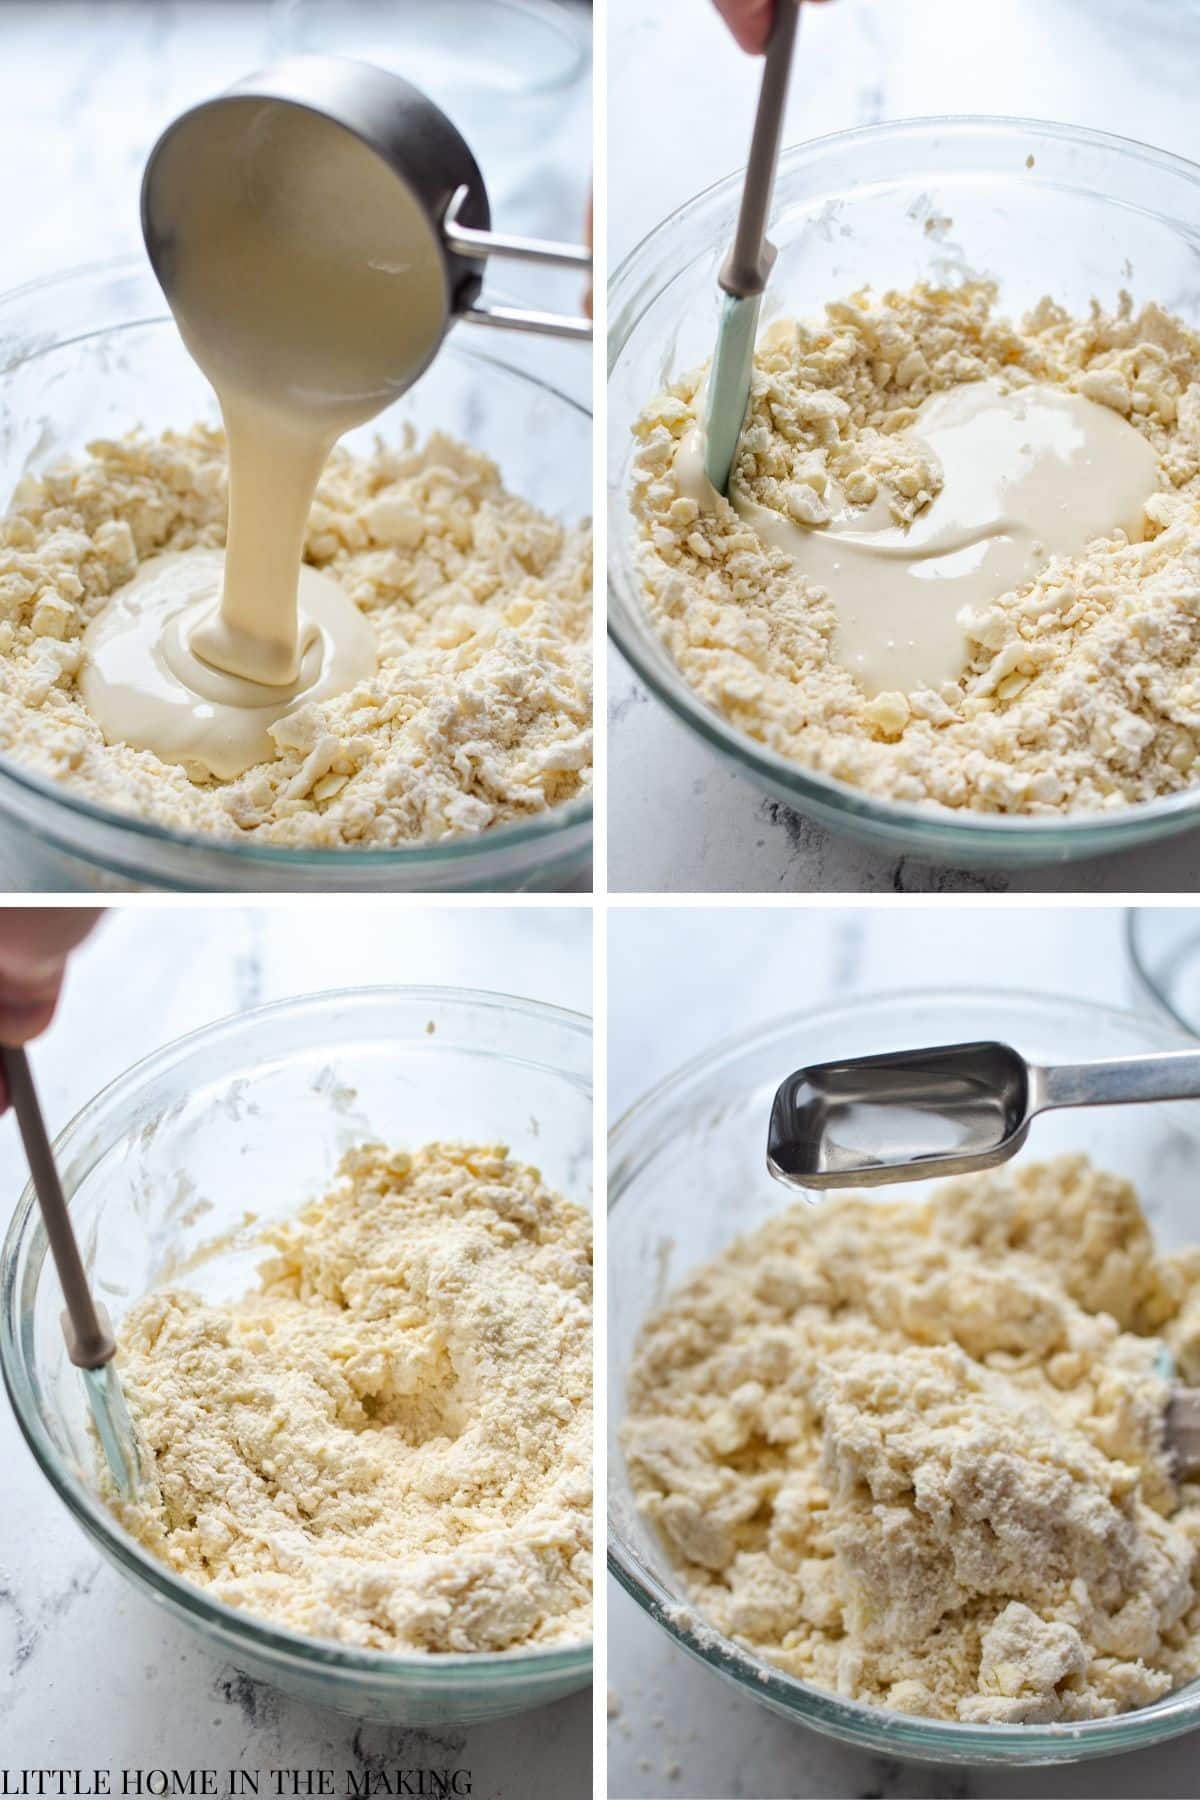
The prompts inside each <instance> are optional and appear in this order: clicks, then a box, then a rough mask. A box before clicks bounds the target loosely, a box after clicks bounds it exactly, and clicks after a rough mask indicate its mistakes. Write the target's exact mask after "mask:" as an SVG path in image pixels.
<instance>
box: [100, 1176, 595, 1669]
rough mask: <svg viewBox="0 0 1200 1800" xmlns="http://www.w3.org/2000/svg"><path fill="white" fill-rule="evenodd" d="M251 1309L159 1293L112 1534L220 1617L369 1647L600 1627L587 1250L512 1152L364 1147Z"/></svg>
mask: <svg viewBox="0 0 1200 1800" xmlns="http://www.w3.org/2000/svg"><path fill="white" fill-rule="evenodd" d="M264 1243H265V1244H266V1245H268V1246H269V1247H271V1248H272V1249H273V1251H274V1255H273V1257H272V1258H271V1260H270V1261H268V1262H266V1263H265V1264H264V1265H263V1267H262V1269H261V1271H260V1285H259V1288H258V1290H257V1291H256V1292H254V1293H250V1294H247V1295H246V1296H245V1297H244V1298H243V1299H240V1300H237V1301H235V1302H231V1303H228V1304H222V1305H214V1304H208V1303H206V1302H204V1301H202V1300H201V1299H200V1298H199V1297H198V1296H196V1295H195V1294H193V1293H188V1292H185V1291H183V1290H182V1289H179V1288H165V1289H162V1290H160V1291H157V1292H154V1293H151V1294H148V1295H147V1296H146V1297H145V1298H144V1299H142V1300H141V1301H139V1302H138V1303H137V1305H135V1306H134V1307H133V1308H132V1309H131V1310H130V1312H129V1313H128V1314H127V1315H126V1317H125V1319H124V1321H123V1324H122V1327H121V1331H120V1364H119V1367H120V1371H121V1379H122V1382H123V1383H124V1386H125V1390H126V1393H127V1396H128V1399H129V1404H130V1410H131V1413H132V1415H133V1418H134V1421H135V1425H136V1428H137V1431H138V1434H139V1438H140V1441H141V1443H142V1445H143V1447H144V1451H145V1452H146V1453H147V1454H148V1456H149V1458H150V1459H151V1460H152V1464H153V1467H152V1471H151V1479H150V1482H149V1485H148V1491H147V1494H146V1496H145V1498H144V1499H142V1500H140V1501H139V1502H138V1503H137V1504H136V1505H132V1506H125V1505H122V1504H121V1503H120V1502H119V1501H117V1500H116V1499H115V1496H113V1495H112V1494H111V1493H110V1499H112V1500H113V1503H114V1505H115V1506H116V1508H117V1510H118V1512H119V1513H120V1515H121V1517H122V1520H123V1522H124V1523H125V1525H126V1526H127V1527H128V1528H129V1529H130V1530H131V1531H132V1532H133V1534H134V1535H135V1536H136V1537H137V1538H139V1539H140V1540H141V1542H142V1543H143V1544H144V1545H145V1546H146V1547H147V1548H148V1549H149V1550H151V1551H153V1553H154V1554H155V1555H156V1556H159V1557H161V1558H162V1560H163V1561H164V1562H166V1563H169V1564H170V1566H171V1568H173V1569H174V1570H175V1571H176V1573H178V1574H179V1575H182V1576H184V1577H185V1578H186V1579H187V1580H189V1581H193V1582H195V1583H197V1584H198V1585H199V1586H202V1587H205V1588H207V1589H209V1590H210V1591H211V1592H212V1593H213V1594H214V1595H215V1596H216V1597H217V1598H218V1599H219V1600H223V1601H225V1602H226V1603H227V1604H229V1605H231V1606H236V1607H241V1608H244V1609H245V1610H246V1611H247V1612H253V1613H256V1614H258V1615H259V1616H260V1617H262V1618H265V1619H268V1620H270V1621H272V1622H273V1623H275V1624H280V1625H285V1626H289V1627H291V1628H292V1629H294V1630H296V1631H301V1632H305V1633H307V1634H309V1635H310V1636H313V1637H322V1638H336V1639H340V1640H341V1641H342V1642H344V1643H350V1644H356V1645H360V1646H364V1647H368V1648H375V1649H381V1650H391V1651H397V1652H408V1651H499V1650H509V1649H517V1648H520V1647H524V1646H540V1645H550V1644H566V1643H571V1642H576V1641H579V1640H582V1639H586V1638H587V1637H589V1636H590V1634H591V1569H590V1556H591V1511H592V1484H591V1439H592V1415H591V1368H592V1353H591V1232H590V1226H589V1221H588V1218H587V1215H586V1213H585V1211H584V1210H583V1209H582V1208H581V1207H579V1206H576V1205H575V1204H573V1203H571V1202H569V1201H566V1200H564V1199H562V1198H561V1197H560V1196H559V1195H557V1194H554V1193H552V1192H551V1191H550V1190H549V1189H548V1188H547V1187H546V1186H545V1184H544V1183H543V1181H542V1179H541V1177H540V1176H539V1174H538V1172H537V1170H536V1169H532V1168H529V1167H526V1166H523V1165H521V1164H519V1163H514V1162H511V1161H510V1160H509V1158H508V1156H507V1153H506V1152H505V1151H504V1149H503V1148H496V1147H487V1146H484V1147H467V1146H464V1145H459V1144H430V1145H427V1146H426V1147H425V1148H424V1149H423V1150H420V1151H418V1152H417V1153H416V1154H415V1155H413V1156H408V1155H405V1154H403V1153H402V1152H399V1151H390V1150H384V1149H383V1148H381V1147H380V1146H379V1145H370V1146H367V1147H365V1148H363V1149H360V1150H356V1151H353V1152H351V1153H350V1154H349V1155H348V1156H347V1157H346V1158H345V1160H344V1162H343V1164H342V1167H341V1169H340V1171H339V1177H338V1180H337V1183H336V1185H335V1187H334V1188H333V1190H332V1192H331V1193H330V1194H328V1195H327V1196H326V1197H325V1198H324V1199H322V1200H319V1201H317V1202H315V1203H314V1204H313V1205H310V1206H309V1207H308V1208H307V1209H306V1210H305V1211H304V1212H303V1213H301V1214H300V1216H299V1217H298V1218H297V1219H296V1220H295V1222H294V1223H290V1224H287V1225H283V1226H278V1227H275V1228H273V1229H271V1230H270V1231H268V1232H266V1233H265V1234H264Z"/></svg>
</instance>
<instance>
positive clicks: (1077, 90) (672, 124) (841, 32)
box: [608, 0, 1200, 893]
mask: <svg viewBox="0 0 1200 1800" xmlns="http://www.w3.org/2000/svg"><path fill="white" fill-rule="evenodd" d="M609 46H610V47H609V134H608V135H609V156H608V163H609V256H610V266H611V267H613V268H615V267H616V266H617V264H618V263H619V262H620V261H621V259H622V258H623V257H624V256H625V255H626V254H627V253H628V252H629V251H630V250H631V249H632V248H633V247H634V245H635V244H637V243H638V242H639V241H640V239H641V238H642V237H643V236H644V235H645V233H646V232H648V231H649V230H651V229H652V227H653V226H655V225H657V224H658V223H659V221H660V220H662V219H663V218H665V217H666V216H667V214H669V213H670V212H671V211H672V210H673V209H674V208H676V207H677V206H679V205H680V204H681V203H682V202H683V201H685V200H687V199H689V198H690V197H691V196H692V195H693V194H696V193H699V192H700V190H701V189H702V188H705V187H707V186H708V185H709V184H710V183H711V182H713V181H717V180H719V179H720V178H721V177H723V176H725V175H727V174H729V172H730V171H731V170H733V169H736V168H739V167H740V166H742V164H744V162H745V160H746V149H747V145H748V143H749V132H750V122H751V120H752V118H753V109H754V101H755V95H756V92H757V76H758V70H757V66H756V64H755V63H754V61H753V60H752V59H750V58H748V57H742V56H740V55H739V54H738V53H737V52H736V51H735V50H734V49H733V47H732V45H731V44H730V42H729V40H728V39H727V38H726V36H725V34H724V32H723V30H722V27H721V25H720V23H719V21H718V19H717V17H716V15H715V13H713V11H712V8H711V7H710V6H709V5H708V4H706V3H705V0H612V5H611V8H610V27H609ZM1198 64H1200V4H1197V0H1138V3H1137V4H1136V5H1130V4H1126V3H1124V0H834V3H833V4H830V5H822V6H807V7H805V8H804V12H803V17H802V20H801V27H800V39H799V46H798V51H797V60H796V68H795V75H794V78H793V84H792V92H791V96H790V100H789V106H788V116H787V122H786V127H785V131H784V142H785V143H795V142H799V141H800V140H802V139H804V138H808V137H817V136H820V135H821V134H823V133H825V132H830V131H838V130H842V129H844V128H845V127H848V126H851V125H863V124H869V123H874V122H876V121H879V120H882V119H897V118H905V117H913V116H917V115H922V114H931V113H970V112H980V113H1004V114H1023V115H1025V116H1026V117H1029V118H1035V119H1056V120H1061V121H1066V122H1068V123H1071V124H1078V125H1089V126H1095V127H1098V128H1100V129H1103V130H1107V131H1111V132H1115V133H1117V134H1119V135H1121V136H1125V137H1132V138H1140V139H1142V140H1144V141H1147V142H1150V143H1152V144H1156V145H1158V146H1160V147H1161V148H1163V149H1166V150H1173V151H1176V152H1178V153H1179V154H1181V155H1184V156H1190V157H1192V158H1196V157H1197V156H1200V127H1198V125H1197V113H1196V106H1195V76H1196V70H1197V66H1198ZM609 719H610V730H611V740H610V753H609V754H610V777H609V781H610V803H609V813H610V818H611V820H612V825H611V827H610V839H609V880H610V886H611V887H612V889H613V890H614V891H618V892H639V891H642V892H647V891H673V892H683V893H688V892H748V893H776V892H793V891H796V892H800V891H807V892H826V893H845V892H864V893H886V892H891V891H892V890H893V888H896V889H900V890H901V891H911V892H921V893H924V892H939V891H947V890H950V891H958V890H962V891H966V892H977V891H982V892H987V891H1005V890H1015V889H1021V890H1031V891H1047V890H1048V891H1060V890H1061V891H1066V892H1076V891H1086V892H1095V891H1097V890H1105V891H1110V892H1123V891H1128V890H1137V891H1139V892H1140V891H1146V892H1151V893H1155V892H1175V891H1188V890H1191V889H1194V888H1195V887H1196V885H1197V881H1198V878H1200V832H1194V833H1192V834H1191V835H1190V836H1188V837H1186V838H1183V839H1176V840H1174V841H1173V842H1172V843H1171V844H1169V845H1167V846H1165V847H1160V848H1154V849H1151V850H1148V851H1139V852H1132V853H1126V854H1123V855H1121V856H1120V857H1110V858H1105V859H1097V860H1096V861H1094V862H1091V863H1075V864H1073V865H1070V866H1068V867H1067V868H1065V869H1063V868H1057V869H1056V868H1051V869H1044V870H1034V871H1031V872H1029V873H1027V874H1019V873H1014V874H1003V873H993V874H988V875H985V876H980V875H971V874H964V873H962V872H961V871H960V872H955V871H952V870H944V869H934V868H931V867H929V866H927V865H921V864H915V863H913V862H911V861H910V860H908V859H901V858H897V857H894V856H890V855H889V854H887V853H886V852H884V853H880V852H875V851H870V850H864V849H862V848H860V847H858V846H857V845H854V844H852V843H851V842H850V841H849V840H848V839H845V838H841V837H835V836H833V835H832V834H830V833H829V832H827V831H825V830H824V829H823V828H822V827H820V826H817V825H814V824H811V823H810V822H809V821H807V820H800V819H798V818H797V816H796V815H795V814H791V813H788V812H786V811H785V810H784V809H782V808H779V807H777V806H775V805H774V804H773V803H770V802H768V801H766V800H765V799H764V798H763V797H762V795H761V794H759V792H758V790H757V789H756V788H754V787H753V786H751V785H750V784H749V783H747V782H745V781H743V780H742V779H741V777H740V776H738V775H735V774H732V773H729V772H727V771H726V770H725V769H724V767H723V766H721V765H719V764H718V763H717V762H716V761H715V760H714V758H713V757H712V755H711V753H710V752H709V751H708V750H706V749H704V748H703V747H702V746H701V745H699V744H698V743H696V742H695V741H694V740H693V739H692V738H691V737H690V735H688V734H687V733H685V731H684V729H683V727H682V726H680V725H678V724H677V723H676V722H675V721H674V719H673V718H672V717H671V715H669V714H668V713H667V712H666V710H665V709H664V708H663V707H662V706H660V705H659V704H658V703H657V702H656V701H652V700H650V698H649V696H648V695H647V694H646V691H645V689H644V688H643V687H642V686H641V684H640V683H638V682H636V681H635V680H634V678H633V676H632V674H631V672H630V671H629V670H628V668H627V667H626V665H625V664H624V663H623V662H622V660H621V659H620V657H619V656H618V655H617V653H616V651H615V650H614V651H611V652H610V661H609Z"/></svg>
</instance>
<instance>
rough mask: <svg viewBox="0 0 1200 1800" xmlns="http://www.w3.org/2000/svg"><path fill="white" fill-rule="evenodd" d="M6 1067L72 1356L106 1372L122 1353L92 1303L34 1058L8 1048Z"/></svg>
mask: <svg viewBox="0 0 1200 1800" xmlns="http://www.w3.org/2000/svg"><path fill="white" fill-rule="evenodd" d="M0 1066H2V1067H3V1069H4V1077H5V1080H6V1081H7V1083H8V1091H9V1095H10V1096H11V1099H12V1103H13V1110H14V1112H15V1113H16V1115H17V1124H18V1126H19V1127H20V1132H21V1140H22V1142H23V1143H24V1145H25V1156H26V1159H27V1161H28V1163H29V1172H30V1174H31V1175H32V1177H33V1186H34V1191H35V1193H36V1194H37V1197H38V1204H39V1206H40V1207H41V1209H42V1218H43V1220H44V1221H45V1225H46V1236H47V1237H48V1238H49V1240H50V1250H51V1254H52V1255H53V1257H54V1266H55V1268H56V1269H57V1270H58V1280H59V1285H60V1286H61V1288H62V1291H63V1299H64V1300H65V1301H66V1312H65V1313H64V1315H63V1332H64V1334H65V1336H66V1340H67V1353H68V1355H69V1356H70V1358H71V1361H72V1362H73V1363H74V1364H75V1366H76V1368H79V1369H102V1368H103V1367H104V1365H105V1364H106V1363H108V1362H111V1360H112V1358H113V1356H114V1355H115V1353H116V1348H117V1346H116V1340H115V1339H114V1337H113V1332H112V1326H111V1324H110V1323H109V1319H108V1314H107V1313H106V1312H105V1310H104V1308H103V1307H102V1306H98V1305H97V1304H96V1302H95V1301H94V1300H93V1299H92V1290H91V1288H90V1286H89V1285H88V1278H87V1275H86V1273H85V1271H84V1267H83V1258H82V1257H81V1256H80V1254H79V1245H78V1244H77V1243H76V1241H75V1230H74V1227H73V1226H72V1224H71V1215H70V1212H69V1211H68V1209H67V1202H66V1197H65V1195H64V1194H63V1191H62V1183H61V1182H60V1181H59V1179H58V1169H57V1168H56V1167H55V1162H54V1153H53V1151H52V1150H51V1148H50V1138H49V1134H48V1133H47V1131H46V1122H45V1120H44V1119H43V1117H42V1109H41V1105H40V1104H39V1102H38V1097H37V1089H36V1088H35V1087H34V1085H33V1073H32V1071H31V1069H30V1067H29V1058H28V1057H27V1056H26V1054H25V1052H24V1050H19V1049H15V1048H13V1047H11V1046H9V1045H7V1044H3V1045H0Z"/></svg>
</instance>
